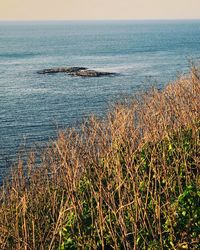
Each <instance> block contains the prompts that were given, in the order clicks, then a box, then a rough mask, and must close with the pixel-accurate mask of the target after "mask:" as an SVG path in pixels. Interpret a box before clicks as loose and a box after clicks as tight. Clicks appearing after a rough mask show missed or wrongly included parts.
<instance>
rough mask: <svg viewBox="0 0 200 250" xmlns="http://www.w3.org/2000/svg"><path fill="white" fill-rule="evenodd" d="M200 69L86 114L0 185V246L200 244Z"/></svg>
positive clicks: (158, 246)
mask: <svg viewBox="0 0 200 250" xmlns="http://www.w3.org/2000/svg"><path fill="white" fill-rule="evenodd" d="M199 107H200V73H199V71H198V70H197V69H196V68H192V69H191V74H190V75H188V76H183V77H181V78H179V79H178V80H177V81H176V82H174V83H171V84H168V85H167V86H166V88H165V89H164V90H163V91H158V90H156V89H152V90H151V91H150V92H149V93H147V94H143V95H140V96H138V97H135V98H133V100H131V101H130V100H129V101H128V102H127V103H123V104H118V105H116V106H115V108H114V109H113V110H112V111H110V113H109V114H108V115H107V117H106V118H105V119H104V120H103V121H99V120H98V119H97V118H95V117H91V118H90V119H89V120H87V121H86V122H85V123H84V124H83V125H82V127H81V128H80V129H79V130H76V129H69V130H66V131H64V132H63V131H62V132H60V134H59V136H58V139H57V140H56V141H54V142H52V143H50V144H49V147H48V148H46V149H45V150H44V152H42V153H41V156H40V163H39V164H38V163H37V161H36V156H35V153H30V156H29V160H28V162H26V163H24V162H23V161H22V160H19V162H18V163H17V164H16V167H15V168H14V170H13V172H12V181H7V182H5V183H4V185H3V186H2V187H1V193H0V218H1V220H0V248H1V249H60V250H61V249H198V246H199V240H200V239H199V234H200V219H199V218H200V187H199V184H200V178H199V166H200V158H199V156H200V138H199V137H200V108H199Z"/></svg>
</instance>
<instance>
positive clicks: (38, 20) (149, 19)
mask: <svg viewBox="0 0 200 250" xmlns="http://www.w3.org/2000/svg"><path fill="white" fill-rule="evenodd" d="M93 21H97V22H101V21H102V22H105V21H108V22H109V21H110V22H112V21H124V22H126V21H200V18H146V19H145V18H144V19H143V18H138V19H0V22H93Z"/></svg>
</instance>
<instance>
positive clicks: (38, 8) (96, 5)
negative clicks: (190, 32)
mask: <svg viewBox="0 0 200 250" xmlns="http://www.w3.org/2000/svg"><path fill="white" fill-rule="evenodd" d="M199 18H200V0H0V19H1V20H46V19H49V20H54V19H58V20H63V19H64V20H68V19H79V20H80V19H87V20H88V19H199Z"/></svg>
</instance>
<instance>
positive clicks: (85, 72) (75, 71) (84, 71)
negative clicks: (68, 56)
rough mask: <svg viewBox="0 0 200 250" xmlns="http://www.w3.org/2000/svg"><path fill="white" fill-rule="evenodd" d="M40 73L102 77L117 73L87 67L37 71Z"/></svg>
mask: <svg viewBox="0 0 200 250" xmlns="http://www.w3.org/2000/svg"><path fill="white" fill-rule="evenodd" d="M37 73H38V74H55V73H67V74H69V75H72V76H82V77H100V76H114V75H116V73H111V72H102V71H96V70H90V69H88V68H85V67H69V68H67V67H62V68H51V69H43V70H39V71H37Z"/></svg>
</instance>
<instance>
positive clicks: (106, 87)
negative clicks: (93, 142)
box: [0, 20, 200, 172]
mask: <svg viewBox="0 0 200 250" xmlns="http://www.w3.org/2000/svg"><path fill="white" fill-rule="evenodd" d="M191 59H192V60H193V61H198V60H199V59H200V20H193V21H109V22H107V21H101V22H100V21H99V22H98V21H96V22H86V21H85V22H78V21H77V22H0V170H1V171H2V172H5V170H6V169H8V167H9V166H10V164H11V162H12V160H13V159H14V156H15V155H16V152H17V151H18V149H19V146H20V145H22V144H23V143H25V144H26V145H27V146H28V147H31V146H33V145H34V144H39V145H40V144H41V143H43V142H47V141H48V140H49V139H50V138H55V136H56V130H57V128H64V127H67V126H76V125H77V124H78V123H79V122H81V121H82V119H83V118H84V117H87V116H89V115H90V114H91V113H95V114H96V115H98V116H103V115H105V112H106V110H107V109H108V107H109V104H110V103H113V102H114V101H116V100H119V99H121V98H124V96H127V95H132V94H133V93H135V92H138V91H140V90H144V89H148V88H149V87H150V86H151V85H152V84H153V85H156V86H157V87H158V88H162V87H164V86H165V84H166V83H167V82H168V81H171V80H173V79H175V78H176V77H177V75H178V74H179V73H186V72H188V70H189V60H191ZM61 66H69V67H70V66H84V67H88V68H91V69H98V70H105V71H111V72H117V73H120V75H119V76H116V77H102V78H81V77H72V76H69V75H66V74H55V75H38V74H37V73H36V71H37V70H41V69H44V68H49V67H61Z"/></svg>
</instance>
